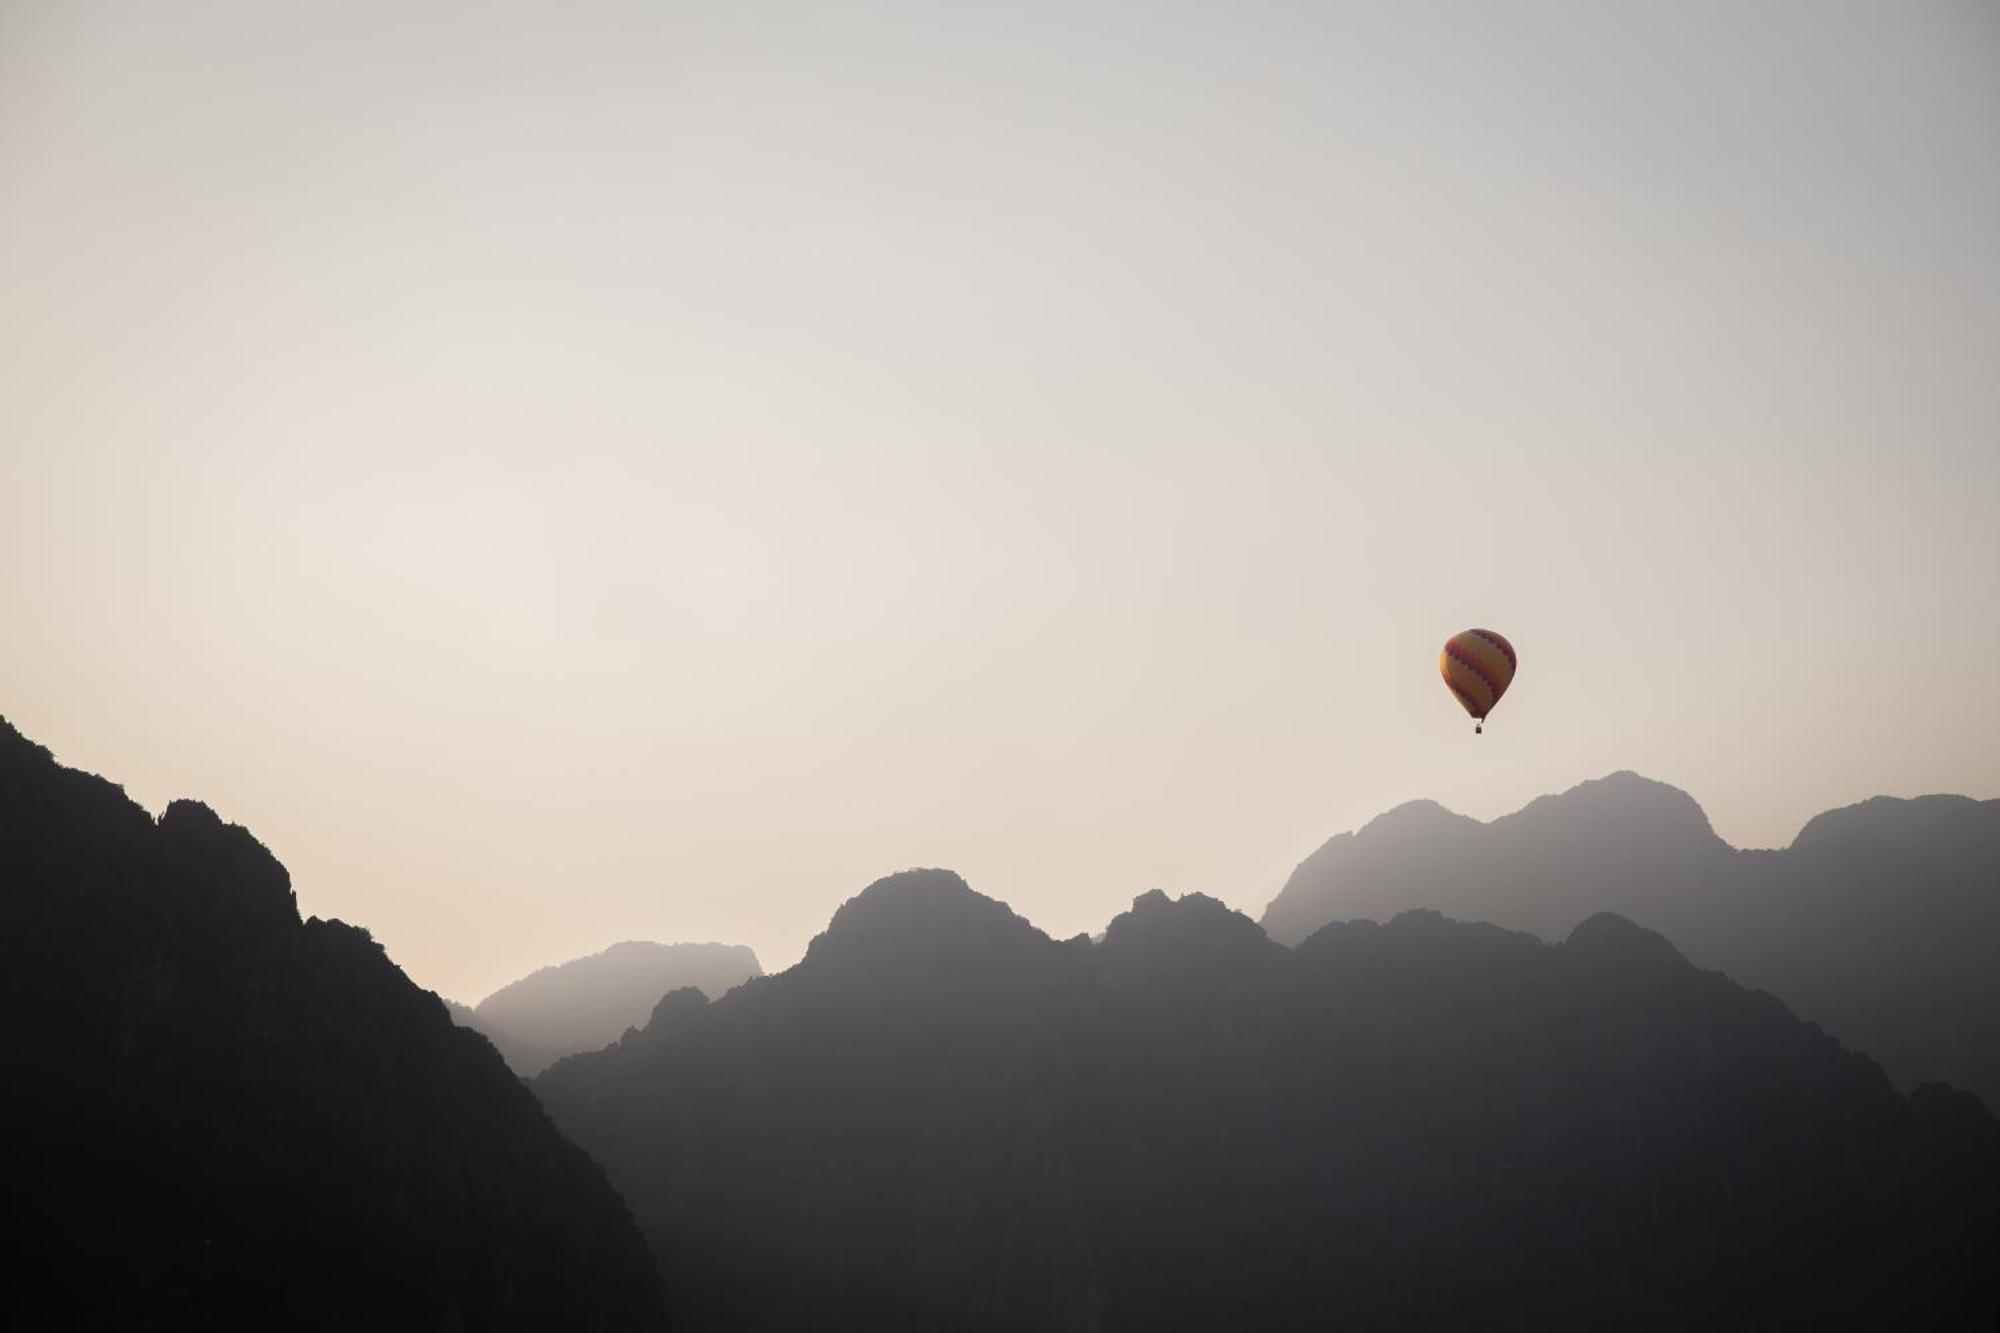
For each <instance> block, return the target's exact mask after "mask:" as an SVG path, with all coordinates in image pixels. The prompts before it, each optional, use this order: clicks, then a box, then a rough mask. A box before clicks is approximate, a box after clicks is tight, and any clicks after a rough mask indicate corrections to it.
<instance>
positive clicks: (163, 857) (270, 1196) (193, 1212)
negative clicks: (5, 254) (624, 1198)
mask: <svg viewBox="0 0 2000 1333" xmlns="http://www.w3.org/2000/svg"><path fill="white" fill-rule="evenodd" d="M0 1001H3V1002H4V1003H0V1012H4V1013H5V1014H6V1015H7V1016H8V1026H9V1030H10V1036H11V1038H12V1041H13V1047H12V1051H11V1054H10V1058H9V1061H8V1072H9V1075H10V1077H9V1084H8V1089H7V1093H6V1095H5V1097H4V1098H0V1105H4V1108H5V1109H4V1120H0V1140H3V1141H4V1143H5V1145H6V1148H5V1159H4V1169H3V1171H4V1180H0V1200H4V1202H0V1209H3V1210H4V1213H0V1216H4V1233H0V1234H4V1240H5V1244H6V1246H7V1249H8V1257H9V1259H10V1261H11V1263H10V1268H11V1270H12V1271H13V1272H14V1273H15V1274H16V1276H15V1278H14V1280H13V1281H12V1282H10V1284H9V1289H8V1299H9V1305H10V1308H12V1309H14V1310H15V1311H16V1312H17V1314H19V1313H20V1312H22V1311H27V1310H34V1309H40V1310H42V1311H44V1312H45V1313H44V1314H42V1315H37V1316H35V1318H36V1319H38V1320H46V1321H47V1323H48V1326H51V1327H56V1326H60V1327H74V1328H94V1327H105V1328H141V1327H145V1328H153V1327H160V1328H166V1327H174V1328H180V1327H187V1328H197V1327H199V1328H214V1327H245V1328H251V1327H260V1328H301V1329H306V1328H323V1329H348V1328H425V1329H449V1328H467V1329H471V1328H481V1329H485V1328H494V1329H549V1328H574V1329H599V1330H610V1329H649V1328H658V1327H662V1326H663V1325H662V1323H661V1317H660V1316H661V1307H660V1292H659V1286H658V1278H657V1274H656V1272H655V1270H654V1268H653V1265H652V1262H651V1258H650V1256H649V1255H648V1254H647V1252H646V1249H645V1245H644V1242H643V1240H642V1239H641V1237H640V1236H639V1233H638V1231H637V1230H636V1228H635V1227H634V1226H633V1224H632V1221H631V1218H630V1215H629V1214H628V1213H627V1212H626V1210H625V1208H624V1205H623V1203H622V1202H621V1201H620V1200H619V1198H618V1196H617V1195H616V1194H615V1193H613V1192H612V1190H611V1188H610V1187H609V1186H608V1185H607V1184H606V1183H605V1180H604V1178H603V1174H602V1172H601V1171H600V1170H599V1169H598V1168H597V1167H596V1166H595V1165H594V1164H593V1163H592V1162H591V1161H590V1160H589V1159H588V1158H587V1157H585V1156H584V1154H583V1153H582V1152H581V1151H579V1150H578V1149H577V1148H576V1147H574V1146H573V1145H571V1144H569V1143H567V1142H565V1141H564V1140H563V1139H562V1138H561V1137H560V1136H559V1135H558V1134H557V1133H556V1132H555V1129H554V1127H553V1126H552V1125H550V1123H549V1121H548V1118H547V1116H546V1115H545V1114H544V1113H543V1112H542V1110H541V1108H540V1107H539V1106H538V1105H537V1104H536V1103H535V1101H534V1099H533V1097H532V1095H531V1094H530V1093H529V1092H528V1091H527V1089H526V1088H525V1087H524V1086H523V1085H522V1084H521V1083H520V1081H519V1080H518V1079H516V1078H515V1077H514V1076H513V1075H512V1074H511V1073H509V1072H508V1070H507V1068H506V1066H505V1065H504V1064H503V1063H502V1061H501V1059H500V1057H499V1056H498V1054H496V1053H495V1052H494V1050H493V1048H492V1046H491V1045H490V1044H489V1043H488V1042H487V1041H486V1040H485V1039H484V1038H482V1037H480V1036H477V1035H476V1034H473V1033H470V1032H467V1031H465V1030H463V1029H461V1028H459V1027H456V1026H454V1025H453V1024H452V1022H451V1020H450V1019H449V1017H448V1016H447V1015H446V1012H445V1007H444V1005H443V1004H442V1003H441V1002H440V1001H439V1000H438V998H437V997H436V996H434V995H432V994H430V993H429V992H427V991H424V990H421V989H419V988H418V987H417V986H415V985H414V984H412V983H411V982H410V980H409V979H408V978H407V977H405V976H404V975H403V973H402V972H401V971H400V970H399V969H398V968H397V967H396V966H395V965H394V964H393V963H391V962H390V961H389V959H388V958H387V956H386V955H385V954H384V953H383V951H382V948H381V946H380V945H378V944H376V943H375V942H374V941H373V940H372V939H370V937H369V935H368V933H367V932H366V931H365V930H361V929H359V928H357V927H354V926H349V925H344V924H342V923H340V922H338V921H321V920H318V919H316V918H315V919H312V920H307V921H303V922H302V921H300V920H299V916H298V911H297V907H296V905H295V901H294V897H293V894H292V890H291V884H290V879H289V876H288V875H287V874H286V872H285V869H284V867H283V866H281V865H280V864H279V863H278V862H277V860H276V859H275V858H273V857H272V856H271V854H270V853H269V852H268V851H266V850H265V849H264V847H263V846H262V845H261V844H259V843H258V842H257V840H256V839H255V838H253V837H252V836H251V835H250V834H249V833H247V832H245V831H244V830H243V829H241V828H237V827H235V826H233V825H230V824H226V823H224V822H223V821H222V820H221V819H220V818H218V817H217V816H216V815H215V814H214V812H212V811H211V810H209V809H208V808H207V807H206V806H203V805H201V804H199V803H196V802H193V801H176V802H174V803H173V804H172V805H170V806H168V807H167V809H166V811H165V813H164V814H162V815H161V816H160V818H159V819H158V820H157V821H155V820H154V819H153V818H151V817H150V816H149V815H148V814H147V813H146V812H145V811H144V810H142V809H141V808H140V807H139V806H137V805H135V804H134V803H132V802H131V801H130V800H128V799H126V797H125V795H124V793H123V792H122V791H121V790H120V789H119V788H118V787H116V786H114V785H112V784H111V783H109V782H106V781H104V780H103V779H101V778H97V777H94V776H91V775H89V774H86V773H80V772H76V771H73V770H70V769H65V768H62V767H60V766H59V765H58V764H57V763H56V762H55V760H54V759H53V757H52V756H51V755H50V754H49V752H48V751H47V750H45V749H43V748H42V747H40V746H38V745H35V744H33V743H31V742H29V741H28V740H26V739H24V738H23V737H22V736H21V735H20V734H19V733H18V732H17V731H15V730H14V728H13V727H12V726H10V725H8V724H7V723H6V722H5V721H4V720H0Z"/></svg>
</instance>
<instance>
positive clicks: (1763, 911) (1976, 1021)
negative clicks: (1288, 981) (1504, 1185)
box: [1264, 773, 2000, 1107]
mask: <svg viewBox="0 0 2000 1333" xmlns="http://www.w3.org/2000/svg"><path fill="white" fill-rule="evenodd" d="M1415 908H1431V909H1435V910H1437V911H1440V912H1443V913H1445V914H1446V915H1448V916H1453V917H1459V918H1463V919H1466V920H1480V921H1492V922H1495V923H1497V924H1499V925H1502V926H1507V927H1510V928H1512V929H1516V930H1527V931H1532V932H1534V933H1535V934H1537V935H1540V936H1542V937H1543V938H1544V939H1551V940H1554V939H1561V938H1562V937H1563V936H1564V935H1566V934H1567V933H1568V932H1569V930H1570V929H1571V928H1572V927H1573V926H1575V925H1576V924H1577V923H1578V922H1580V921H1582V920H1584V919H1585V918H1587V917H1589V916H1590V915H1591V914H1593V913H1595V912H1602V911H1612V912H1619V913H1622V914H1623V915H1625V916H1628V917H1631V918H1632V919H1633V920H1635V921H1639V922H1642V923H1644V924H1645V925H1647V926H1648V927H1651V928H1652V929H1655V930H1658V931H1660V932H1661V933H1663V934H1665V935H1666V937H1667V938H1668V939H1670V940H1672V941H1673V942H1674V944H1675V945H1676V946H1678V947H1679V948H1680V949H1682V950H1684V951H1685V952H1686V953H1687V956H1688V957H1689V958H1691V959H1692V960H1694V961H1695V962H1696V963H1698V964H1699V965H1701V966H1703V967H1712V968H1716V969H1719V970H1720V971H1723V972H1726V973H1728V974H1729V975H1730V976H1731V977H1734V978H1735V979H1737V980H1738V981H1741V982H1742V983H1743V984H1745V985H1747V986H1755V987H1758V988H1760V989H1763V990H1768V991H1770V992H1771V993H1772V994H1774V995H1776V996H1778V997H1779V998H1780V999H1782V1000H1784V1001H1785V1002H1786V1003H1787V1004H1789V1005H1790V1006H1791V1007H1792V1008H1793V1009H1794V1010H1796V1011H1797V1012H1798V1013H1799V1014H1801V1015H1802V1016H1804V1017H1806V1018H1809V1019H1811V1020H1813V1021H1814V1022H1817V1023H1821V1024H1823V1025H1825V1027H1826V1028H1827V1030H1828V1031H1830V1032H1832V1033H1833V1034H1834V1035H1835V1036H1837V1037H1839V1038H1840V1039H1841V1040H1842V1041H1843V1042H1845V1043H1847V1045H1849V1046H1850V1047H1853V1048H1854V1049H1856V1050H1860V1051H1864V1052H1866V1053H1867V1054H1869V1055H1870V1056H1873V1057H1874V1058H1875V1059H1877V1060H1880V1061H1881V1062H1882V1064H1883V1066H1884V1067H1885V1068H1886V1069H1887V1070H1888V1071H1889V1073H1890V1075H1891V1076H1892V1077H1893V1078H1895V1079H1896V1081H1897V1082H1898V1083H1899V1084H1901V1085H1902V1086H1903V1087H1905V1088H1911V1087H1915V1086H1917V1085H1919V1084H1922V1083H1926V1082H1933V1081H1945V1082H1950V1083H1954V1084H1957V1085H1958V1086H1960V1087H1963V1088H1967V1089H1970V1090H1971V1091H1973V1092H1976V1093H1978V1094H1979V1095H1980V1097H1982V1098H1983V1099H1984V1100H1985V1101H1986V1104H1987V1105H1988V1106H1989V1107H2000V966H1996V965H1995V959H1996V958H2000V801H1973V800H1969V799H1967V798H1966V797H1963V796H1926V797H1922V798H1920V799H1917V800H1892V799H1889V798H1878V799H1876V800H1872V801H1867V802H1864V803H1862V804H1860V805H1857V806H1852V807H1849V808H1847V809H1844V810H1835V811H1831V812H1829V813H1827V814H1823V815H1820V816H1819V817H1818V818H1816V819H1814V820H1813V821H1812V822H1811V823H1809V824H1807V825H1806V827H1805V828H1804V830H1803V831H1801V832H1800V834H1799V836H1798V837H1797V838H1796V839H1795V840H1794V841H1793V843H1792V845H1791V846H1790V847H1789V848H1787V849H1785V850H1784V851H1738V850H1736V849H1735V848H1732V847H1730V846H1729V845H1728V844H1727V843H1725V842H1723V841H1722V840H1721V839H1720V838H1718V837H1716V836H1715V833H1714V831H1713V830H1712V829H1711V828H1710V827H1709V823H1708V817H1707V816H1706V815H1704V814H1703V813H1702V811H1701V807H1700V806H1698V805H1696V804H1695V803H1694V800H1693V799H1692V798H1691V797H1689V796H1688V795H1687V794H1686V793H1685V792H1682V791H1678V790H1676V789H1675V788H1673V787H1669V786H1665V785H1664V784H1661V783H1658V782H1650V781H1648V780H1646V779H1644V778H1641V777H1638V776H1636V775H1634V774H1631V773H1618V774H1613V775H1612V776H1611V777H1608V778H1602V779H1599V780H1598V781H1595V782H1586V783H1584V784H1583V785H1581V786H1579V787H1576V788H1573V789H1572V790H1570V791H1567V792H1564V793H1563V794H1561V795H1560V796H1544V797H1542V798H1541V799H1539V800H1537V801H1535V802H1533V803H1532V804H1530V805H1528V806H1527V807H1526V808H1524V809H1522V810H1520V811H1517V812H1516V813H1514V814H1511V815H1507V816H1505V817H1503V818H1500V819H1496V820H1494V821H1493V822H1492V823H1490V824H1482V823H1480V822H1479V821H1477V820H1473V819H1467V818H1465V817H1464V816H1463V815H1455V814H1453V813H1451V812H1450V811H1448V810H1446V809H1444V807H1442V806H1439V805H1435V804H1432V803H1431V802H1428V801H1420V802H1415V803H1413V804H1410V805H1405V806H1401V807H1398V808H1397V809H1395V810H1391V811H1390V812H1389V813H1387V814H1385V815H1383V816H1381V817H1380V818H1379V819H1377V820H1375V821H1374V822H1373V823H1371V824H1369V825H1368V826H1367V827H1365V828H1363V829H1362V830H1360V831H1359V832H1358V833H1352V834H1347V833H1343V834H1341V835H1339V836H1338V837H1335V838H1333V839H1332V840H1330V841H1329V842H1327V844H1326V845H1325V846H1323V847H1321V848H1320V849H1319V850H1318V851H1316V852H1314V853H1313V854H1312V855H1311V856H1310V857H1308V858H1307V859H1306V861H1305V862H1304V864H1302V865H1300V866H1299V868H1298V869H1297V870H1296V871H1294V872H1293V874H1292V877H1291V880H1290V881H1289V882H1288V883H1287V884H1286V885H1285V887H1284V891H1283V892H1281V893H1280V894H1279V895H1278V896H1277V898H1276V899H1275V900H1274V901H1273V902H1272V903H1271V905H1270V907H1269V909H1268V910H1267V911H1266V912H1265V913H1264V926H1265V928H1266V929H1267V930H1268V931H1270V933H1271V935H1272V936H1273V938H1275V939H1278V940H1281V941H1283V942H1285V943H1288V944H1289V943H1295V942H1297V941H1299V940H1303V939H1304V938H1305V937H1306V936H1308V935H1309V934H1311V933H1312V932H1313V931H1314V930H1317V929H1318V928H1319V927H1321V926H1323V925H1325V924H1326V923H1327V922H1329V921H1343V920H1351V919H1355V918H1369V919H1373V920H1377V921H1386V920H1388V919H1390V918H1391V917H1393V916H1395V915H1396V914H1397V913H1399V912H1405V911H1409V910H1412V909H1415Z"/></svg>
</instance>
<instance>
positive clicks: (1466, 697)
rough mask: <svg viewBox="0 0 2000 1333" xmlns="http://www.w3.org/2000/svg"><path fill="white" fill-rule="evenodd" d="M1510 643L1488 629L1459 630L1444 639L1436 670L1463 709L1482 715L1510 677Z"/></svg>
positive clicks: (1495, 701)
mask: <svg viewBox="0 0 2000 1333" xmlns="http://www.w3.org/2000/svg"><path fill="white" fill-rule="evenodd" d="M1515 662H1516V658H1515V656H1514V645H1513V644H1511V643H1509V642H1507V640H1506V639H1505V638H1503V637H1502V636H1500V635H1498V634H1495V633H1494V632H1493V631H1492V630H1490V629H1469V630H1462V631H1460V632H1459V633H1457V634H1454V635H1452V636H1451V637H1450V638H1449V639H1446V640H1445V641H1444V651H1443V652H1441V653H1439V654H1438V672H1439V673H1440V674H1441V675H1443V677H1444V683H1445V684H1446V685H1448V686H1450V687H1451V692H1452V693H1453V694H1455V695H1457V696H1458V701H1459V703H1461V704H1463V705H1465V711H1466V712H1468V713H1470V714H1472V716H1474V717H1475V718H1480V719H1482V720H1483V719H1484V718H1485V716H1486V715H1487V714H1488V713H1490V712H1492V711H1493V705H1495V704H1497V703H1499V702H1500V696H1501V695H1503V694H1505V693H1506V692H1507V686H1508V685H1509V684H1510V683H1512V681H1513V679H1514V665H1515Z"/></svg>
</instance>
